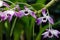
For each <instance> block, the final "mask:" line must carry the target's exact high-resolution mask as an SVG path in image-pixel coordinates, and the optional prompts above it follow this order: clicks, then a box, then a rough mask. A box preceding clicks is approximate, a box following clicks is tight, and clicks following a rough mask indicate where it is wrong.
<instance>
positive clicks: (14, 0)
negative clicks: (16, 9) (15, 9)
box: [10, 0, 26, 2]
mask: <svg viewBox="0 0 60 40" xmlns="http://www.w3.org/2000/svg"><path fill="white" fill-rule="evenodd" d="M10 1H12V2H26V0H10Z"/></svg>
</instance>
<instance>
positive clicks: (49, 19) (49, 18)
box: [47, 16, 54, 24]
mask: <svg viewBox="0 0 60 40" xmlns="http://www.w3.org/2000/svg"><path fill="white" fill-rule="evenodd" d="M47 19H48V21H49V22H50V23H51V24H54V21H53V19H52V18H51V17H50V16H48V18H47Z"/></svg>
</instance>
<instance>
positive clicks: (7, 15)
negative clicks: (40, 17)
mask: <svg viewBox="0 0 60 40" xmlns="http://www.w3.org/2000/svg"><path fill="white" fill-rule="evenodd" d="M0 3H1V4H0V7H2V6H6V7H10V6H9V5H8V4H7V3H6V2H3V1H0ZM16 8H17V9H18V12H17V11H15V10H16ZM29 14H30V15H31V16H32V17H34V18H36V15H35V13H34V12H33V11H32V10H30V9H29V8H27V7H26V6H25V7H24V10H20V7H19V5H16V7H14V8H13V9H10V10H6V11H3V12H0V20H1V21H4V20H6V19H8V20H9V22H10V21H11V20H12V17H13V16H16V17H19V18H21V17H23V16H27V15H29Z"/></svg>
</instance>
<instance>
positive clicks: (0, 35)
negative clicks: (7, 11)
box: [0, 23, 3, 40]
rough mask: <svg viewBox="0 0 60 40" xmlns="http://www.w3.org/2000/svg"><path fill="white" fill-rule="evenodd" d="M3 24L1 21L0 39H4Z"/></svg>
mask: <svg viewBox="0 0 60 40" xmlns="http://www.w3.org/2000/svg"><path fill="white" fill-rule="evenodd" d="M2 31H3V25H2V23H0V40H2Z"/></svg>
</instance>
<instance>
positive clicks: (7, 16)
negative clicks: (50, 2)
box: [0, 1, 60, 38]
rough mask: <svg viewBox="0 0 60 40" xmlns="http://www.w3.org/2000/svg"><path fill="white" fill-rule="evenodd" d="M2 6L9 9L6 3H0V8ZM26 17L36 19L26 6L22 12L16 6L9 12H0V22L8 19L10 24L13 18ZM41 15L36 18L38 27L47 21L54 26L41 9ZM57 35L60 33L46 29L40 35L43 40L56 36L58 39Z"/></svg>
mask: <svg viewBox="0 0 60 40" xmlns="http://www.w3.org/2000/svg"><path fill="white" fill-rule="evenodd" d="M2 6H6V7H8V8H9V7H10V6H9V5H8V4H7V3H6V2H4V1H0V7H2ZM16 9H18V12H17V11H15V10H16ZM28 15H31V16H32V17H34V18H35V19H36V18H37V17H36V15H35V13H34V11H32V10H30V9H29V8H27V7H26V6H24V9H23V10H21V9H20V7H19V5H16V6H15V7H14V8H13V9H9V10H5V11H3V12H0V21H5V20H7V19H8V20H9V22H10V21H11V20H12V17H13V16H16V17H19V18H21V17H23V16H28ZM42 15H43V17H39V18H37V24H38V25H39V24H41V23H42V22H47V21H48V22H49V23H50V24H54V21H53V19H52V18H51V17H50V16H49V14H48V13H47V12H46V10H45V9H42ZM58 34H60V32H59V31H58V30H54V29H47V31H46V32H45V33H43V34H42V35H44V38H46V37H49V38H52V37H53V36H56V37H57V38H58Z"/></svg>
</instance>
